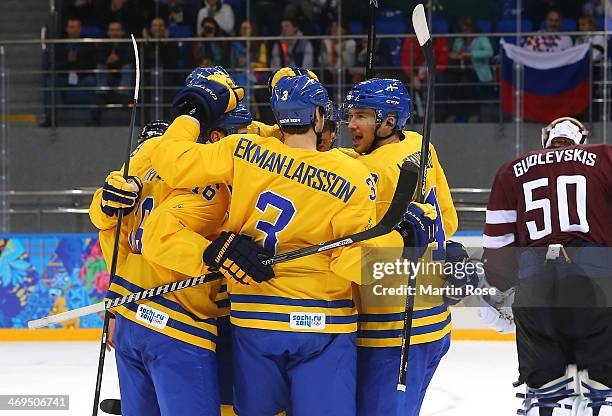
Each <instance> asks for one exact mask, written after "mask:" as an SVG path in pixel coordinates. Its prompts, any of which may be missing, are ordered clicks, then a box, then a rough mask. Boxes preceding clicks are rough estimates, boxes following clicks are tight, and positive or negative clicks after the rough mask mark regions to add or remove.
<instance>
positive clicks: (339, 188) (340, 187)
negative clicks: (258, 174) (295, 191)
mask: <svg viewBox="0 0 612 416" xmlns="http://www.w3.org/2000/svg"><path fill="white" fill-rule="evenodd" d="M234 156H235V157H237V158H239V159H243V160H245V161H247V162H249V163H252V164H254V165H257V166H258V167H259V168H260V169H264V170H268V171H269V172H272V173H274V172H275V173H277V174H279V175H283V176H284V177H285V178H288V179H291V180H292V181H296V182H299V183H301V184H303V185H307V186H309V187H311V188H312V189H315V190H317V191H322V192H325V193H328V194H330V195H331V196H333V197H336V198H338V199H339V200H341V201H343V202H344V203H347V202H348V201H349V199H350V198H351V196H352V195H353V193H354V192H355V189H357V187H356V186H355V185H353V184H351V182H349V181H348V180H346V179H345V178H343V177H342V176H340V175H337V174H335V173H334V172H331V171H327V170H325V169H320V168H317V167H315V166H312V165H309V164H306V163H304V162H300V163H299V164H297V166H294V165H296V163H295V159H294V158H292V157H289V156H287V155H283V154H282V153H277V152H273V151H270V149H263V150H262V147H261V146H260V145H259V144H257V143H254V142H253V141H251V140H249V139H248V138H246V137H243V138H241V139H240V140H239V141H238V145H237V146H236V149H235V150H234Z"/></svg>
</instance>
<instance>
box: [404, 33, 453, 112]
mask: <svg viewBox="0 0 612 416" xmlns="http://www.w3.org/2000/svg"><path fill="white" fill-rule="evenodd" d="M433 49H434V54H435V55H436V87H435V90H436V100H439V101H446V100H447V98H448V90H449V88H448V87H447V86H445V85H444V83H445V81H446V79H445V72H446V68H447V67H448V40H447V39H446V38H445V37H443V36H441V37H436V38H434V42H433ZM401 65H402V71H403V72H404V75H405V76H406V77H407V78H408V80H409V81H410V84H411V92H412V93H413V94H414V110H413V112H412V114H413V116H415V117H416V119H418V118H421V117H423V116H424V110H425V109H424V107H423V103H424V102H425V96H424V93H425V91H424V81H425V79H426V77H427V63H426V62H425V56H424V55H423V52H422V50H421V47H420V46H419V42H418V41H417V39H416V38H415V37H409V38H406V39H404V43H403V45H402V55H401ZM435 114H436V118H437V119H439V120H445V119H446V117H447V116H448V114H447V111H446V105H445V104H439V103H436V112H435Z"/></svg>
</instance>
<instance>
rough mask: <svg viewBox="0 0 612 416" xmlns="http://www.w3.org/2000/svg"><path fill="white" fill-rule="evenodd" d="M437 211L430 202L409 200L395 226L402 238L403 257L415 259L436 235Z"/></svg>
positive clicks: (421, 254) (420, 255)
mask: <svg viewBox="0 0 612 416" xmlns="http://www.w3.org/2000/svg"><path fill="white" fill-rule="evenodd" d="M437 217H438V213H437V211H436V208H435V207H434V206H433V205H431V204H419V203H418V202H411V203H410V205H408V209H407V210H406V213H405V214H404V218H403V219H402V221H401V222H400V223H399V224H398V225H397V226H396V227H395V230H396V231H398V232H399V233H400V234H401V235H402V237H403V239H404V258H405V259H407V260H410V261H416V260H418V259H419V258H420V257H422V256H423V253H425V250H426V249H427V246H428V245H429V243H432V242H433V241H434V239H435V236H436V231H437V224H436V218H437Z"/></svg>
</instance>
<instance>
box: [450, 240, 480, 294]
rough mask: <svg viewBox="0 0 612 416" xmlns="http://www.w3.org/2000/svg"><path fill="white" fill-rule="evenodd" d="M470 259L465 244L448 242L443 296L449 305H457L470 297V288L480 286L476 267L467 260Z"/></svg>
mask: <svg viewBox="0 0 612 416" xmlns="http://www.w3.org/2000/svg"><path fill="white" fill-rule="evenodd" d="M468 258H469V256H468V253H467V251H466V250H465V247H464V246H463V244H461V243H458V242H456V241H450V240H449V241H447V242H446V264H445V266H444V275H445V277H446V283H445V286H444V287H445V290H444V293H443V295H442V297H443V299H444V302H445V303H446V304H447V305H455V304H457V303H459V302H460V301H461V300H462V299H463V298H464V297H466V296H467V295H468V288H476V287H478V284H479V278H478V273H477V272H476V265H475V264H474V263H471V262H467V261H466V260H467V259H468Z"/></svg>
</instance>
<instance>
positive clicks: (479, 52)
mask: <svg viewBox="0 0 612 416" xmlns="http://www.w3.org/2000/svg"><path fill="white" fill-rule="evenodd" d="M459 33H463V34H466V35H467V34H470V35H471V34H474V33H478V28H477V27H476V24H475V23H474V19H472V18H471V17H469V16H468V17H463V18H461V19H459ZM492 56H493V47H492V46H491V42H490V41H489V38H487V37H486V36H476V37H473V36H465V37H457V38H455V40H454V42H453V45H452V47H451V52H450V53H449V54H448V57H449V64H450V65H452V66H453V67H454V68H455V69H454V70H453V71H452V74H454V77H452V76H451V79H452V78H454V79H453V81H454V82H457V83H465V84H468V85H465V86H458V87H457V86H455V87H452V88H451V91H452V94H451V96H454V97H453V98H454V99H455V100H457V101H461V100H484V99H486V98H487V97H488V96H490V95H491V94H490V92H491V90H492V89H491V87H484V86H481V85H478V83H488V82H492V81H493V70H492V68H491V64H490V62H489V60H490V59H491V57H492ZM480 107H481V104H478V103H476V104H467V105H465V104H463V105H461V110H462V111H461V112H459V114H461V113H463V114H466V113H467V115H469V117H470V119H472V120H470V121H476V119H477V118H478V114H479V112H480ZM456 113H457V112H456Z"/></svg>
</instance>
